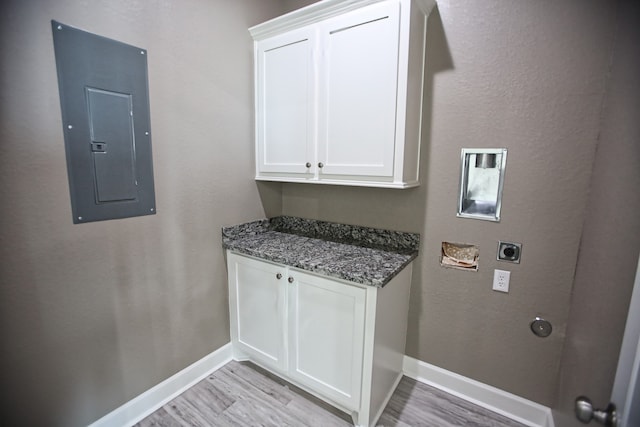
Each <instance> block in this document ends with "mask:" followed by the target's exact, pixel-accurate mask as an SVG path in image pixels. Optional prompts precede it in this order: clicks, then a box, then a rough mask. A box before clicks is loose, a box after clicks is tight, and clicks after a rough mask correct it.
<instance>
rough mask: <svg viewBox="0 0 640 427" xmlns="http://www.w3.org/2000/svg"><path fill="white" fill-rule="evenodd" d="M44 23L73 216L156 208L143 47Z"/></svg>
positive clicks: (78, 219) (94, 217)
mask: <svg viewBox="0 0 640 427" xmlns="http://www.w3.org/2000/svg"><path fill="white" fill-rule="evenodd" d="M51 24H52V31H53V43H54V48H55V55H56V66H57V70H58V88H59V91H60V105H61V108H62V124H63V132H64V141H65V149H66V154H67V172H68V175H69V191H70V194H71V209H72V213H73V222H74V223H76V224H77V223H84V222H90V221H101V220H107V219H115V218H126V217H131V216H140V215H153V214H155V213H156V206H155V190H154V184H153V161H152V156H151V124H150V117H149V90H148V83H147V52H146V50H145V49H141V48H138V47H135V46H131V45H127V44H124V43H121V42H118V41H115V40H111V39H107V38H105V37H101V36H97V35H95V34H91V33H87V32H85V31H81V30H78V29H76V28H73V27H69V26H68V25H64V24H61V23H59V22H56V21H51Z"/></svg>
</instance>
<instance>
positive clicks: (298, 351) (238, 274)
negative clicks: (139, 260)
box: [227, 252, 411, 426]
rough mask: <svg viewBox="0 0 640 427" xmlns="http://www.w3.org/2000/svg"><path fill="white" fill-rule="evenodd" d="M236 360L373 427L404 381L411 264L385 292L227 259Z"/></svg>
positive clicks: (239, 258)
mask: <svg viewBox="0 0 640 427" xmlns="http://www.w3.org/2000/svg"><path fill="white" fill-rule="evenodd" d="M227 263H228V274H229V310H230V317H231V322H230V323H231V341H232V345H233V349H234V358H235V359H237V360H251V361H253V362H254V363H256V364H258V365H260V366H262V367H264V368H266V369H268V370H270V371H271V372H273V373H276V374H278V375H280V376H281V377H283V378H284V379H287V380H288V381H291V382H292V383H294V384H296V385H298V386H299V387H301V388H303V389H305V390H307V391H309V392H310V393H312V394H314V395H316V396H318V397H320V398H322V399H323V400H325V401H327V402H329V403H331V404H332V405H334V406H336V407H338V408H340V409H342V410H344V411H346V412H348V413H350V414H351V415H352V417H353V420H354V423H355V424H356V425H360V426H369V425H372V424H374V423H375V422H376V421H377V419H378V417H379V416H380V414H381V413H382V411H383V410H384V407H385V406H386V403H387V401H388V399H389V398H390V397H391V394H392V393H393V390H394V389H395V387H396V385H397V383H398V381H399V380H400V378H401V376H402V359H403V356H404V348H405V347H404V346H405V337H406V327H407V313H408V301H409V287H410V282H411V265H409V266H407V267H406V268H405V269H404V270H403V271H402V272H401V273H400V274H399V275H398V276H396V277H395V278H394V279H393V280H392V281H391V282H390V283H388V284H387V285H386V286H385V287H384V288H377V287H373V286H365V285H360V284H355V283H351V282H346V281H341V280H337V279H333V278H328V277H322V276H318V275H314V274H310V273H307V272H304V271H302V270H299V269H295V268H291V267H287V266H285V265H280V264H275V263H271V262H268V261H264V260H258V259H255V258H251V257H247V256H244V255H239V254H236V253H233V252H227Z"/></svg>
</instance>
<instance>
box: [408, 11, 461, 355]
mask: <svg viewBox="0 0 640 427" xmlns="http://www.w3.org/2000/svg"><path fill="white" fill-rule="evenodd" d="M425 49H426V55H425V75H424V87H423V97H424V99H423V104H422V105H423V106H422V141H421V147H420V176H421V180H422V182H423V184H422V185H421V186H420V187H418V188H417V189H416V190H417V192H418V193H419V194H418V197H417V199H418V200H416V201H414V202H413V203H411V205H412V206H420V207H421V209H416V210H415V211H414V212H413V213H412V216H413V217H414V218H415V220H416V222H417V224H418V228H417V230H416V231H417V232H419V233H421V241H420V243H421V247H420V251H421V256H419V257H418V258H417V259H416V260H415V261H414V267H413V277H412V280H411V297H410V302H409V319H419V318H420V317H421V315H422V304H421V301H422V283H423V278H422V271H423V268H422V261H423V260H424V259H425V255H426V254H425V253H424V239H425V236H424V230H425V229H426V215H425V212H426V208H427V200H428V198H427V186H426V185H424V179H425V177H426V176H428V172H429V169H430V160H431V159H432V157H431V156H430V155H429V154H430V152H431V150H430V149H431V145H430V142H431V133H432V120H433V114H432V113H433V90H434V86H435V85H434V80H435V75H436V74H438V73H441V72H443V71H447V70H452V69H454V64H453V58H452V57H451V51H450V49H449V44H448V42H447V38H446V34H445V32H444V26H443V24H442V19H441V17H440V11H439V9H438V6H436V7H435V8H434V9H433V11H432V12H431V15H429V19H428V21H427V34H426V45H425ZM452 209H453V207H452ZM427 256H428V255H427ZM407 343H413V344H412V347H413V348H412V349H409V348H407V350H406V352H407V354H409V353H410V352H413V353H414V354H415V350H416V349H418V348H420V334H419V333H418V329H417V327H416V325H413V324H411V323H409V326H408V330H407Z"/></svg>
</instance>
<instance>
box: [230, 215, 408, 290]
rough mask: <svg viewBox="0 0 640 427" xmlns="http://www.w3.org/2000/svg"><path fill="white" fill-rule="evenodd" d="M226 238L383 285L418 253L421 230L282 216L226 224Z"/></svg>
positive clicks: (240, 247) (235, 246)
mask: <svg viewBox="0 0 640 427" xmlns="http://www.w3.org/2000/svg"><path fill="white" fill-rule="evenodd" d="M222 244H223V247H224V248H226V249H229V250H231V251H234V252H238V253H241V254H246V255H250V256H253V257H256V258H261V259H265V260H268V261H272V262H276V263H280V264H285V265H288V266H291V267H296V268H299V269H302V270H307V271H310V272H314V273H317V274H321V275H324V276H329V277H335V278H338V279H343V280H348V281H350V282H356V283H361V284H364V285H369V286H377V287H382V286H384V285H386V284H387V283H388V282H389V281H390V280H391V279H392V278H393V277H394V276H395V275H396V274H398V273H399V272H400V271H401V270H402V269H403V268H404V267H405V266H406V265H408V264H409V263H410V262H411V261H412V260H413V259H414V258H416V256H417V255H418V248H419V246H420V235H419V234H415V233H403V232H399V231H389V230H381V229H375V228H367V227H360V226H354V225H346V224H337V223H331V222H325V221H316V220H310V219H303V218H296V217H289V216H280V217H276V218H271V219H264V220H258V221H253V222H249V223H246V224H240V225H235V226H232V227H224V228H223V229H222Z"/></svg>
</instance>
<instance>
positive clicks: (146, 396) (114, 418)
mask: <svg viewBox="0 0 640 427" xmlns="http://www.w3.org/2000/svg"><path fill="white" fill-rule="evenodd" d="M232 353H233V352H232V349H231V343H228V344H225V345H223V346H222V347H220V348H219V349H217V350H216V351H214V352H212V353H210V354H208V355H206V356H205V357H203V358H202V359H200V360H198V361H197V362H195V363H193V364H191V365H189V366H187V367H186V368H184V369H183V370H181V371H180V372H178V373H176V374H175V375H173V376H171V377H169V378H167V379H166V380H164V381H162V382H161V383H160V384H158V385H156V386H154V387H152V388H150V389H149V390H147V391H145V392H144V393H142V394H141V395H139V396H137V397H135V398H134V399H132V400H130V401H128V402H127V403H125V404H124V405H122V406H120V407H119V408H117V409H115V410H114V411H112V412H110V413H108V414H107V415H105V416H104V417H102V418H100V419H99V420H97V421H95V422H94V423H93V424H91V425H90V426H89V427H123V426H132V425H134V424H136V423H137V422H139V421H141V420H142V419H144V418H145V417H147V416H149V415H151V414H152V413H153V412H155V411H157V410H158V409H159V408H161V407H162V406H163V405H164V404H165V403H167V402H169V401H170V400H172V399H174V398H175V397H177V396H178V395H179V394H181V393H182V392H184V391H186V390H187V389H189V388H190V387H192V386H193V385H195V384H196V383H198V382H199V381H201V380H203V379H204V378H205V377H206V376H207V375H209V374H211V373H212V372H214V371H216V370H218V369H220V368H221V367H222V366H224V365H226V364H227V363H228V362H230V361H231V359H232V356H233V354H232Z"/></svg>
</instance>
